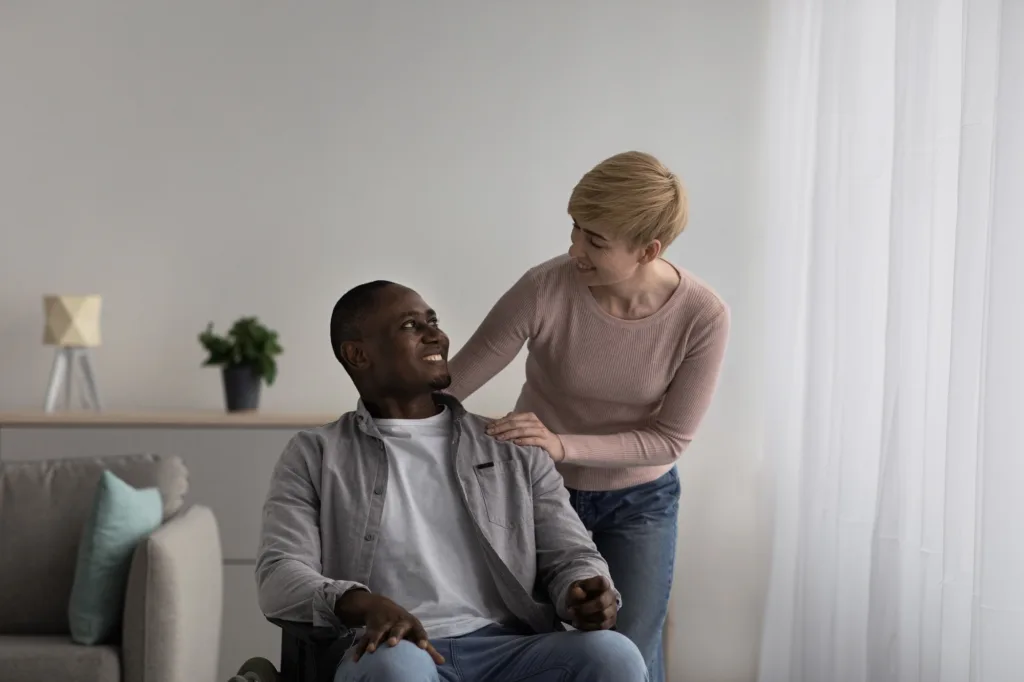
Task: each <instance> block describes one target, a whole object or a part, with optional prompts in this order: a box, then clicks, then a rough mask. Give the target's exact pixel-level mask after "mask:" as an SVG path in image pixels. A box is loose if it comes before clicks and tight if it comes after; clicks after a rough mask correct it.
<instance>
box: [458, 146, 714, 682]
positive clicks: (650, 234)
mask: <svg viewBox="0 0 1024 682" xmlns="http://www.w3.org/2000/svg"><path fill="white" fill-rule="evenodd" d="M569 216H570V217H571V219H572V245H571V247H570V248H569V253H568V255H566V256H560V257H558V258H555V259H553V260H550V261H548V262H546V263H542V264H541V265H538V266H536V267H534V268H533V269H531V270H529V271H528V272H527V273H526V274H525V275H524V276H523V277H522V278H521V279H520V280H519V281H518V282H517V283H516V284H515V285H514V286H513V287H512V288H511V289H510V290H509V291H508V292H507V293H506V294H505V295H504V296H502V297H501V299H500V300H499V301H498V302H497V304H496V305H495V306H494V308H493V309H492V310H491V311H490V313H489V314H488V315H487V317H486V318H485V319H484V321H483V323H482V324H481V325H480V328H479V329H477V331H476V332H475V333H474V334H473V336H472V337H471V338H470V339H469V341H468V342H467V343H466V345H465V346H464V347H463V348H462V349H461V350H460V351H459V352H458V353H457V354H456V355H455V357H454V358H452V360H451V362H450V363H449V367H450V370H451V373H452V378H453V383H452V386H451V387H450V388H449V389H448V391H449V392H450V393H451V394H452V395H454V396H455V397H457V398H459V399H465V398H467V397H468V396H469V395H471V394H472V393H473V392H474V391H476V390H477V389H478V388H480V386H482V385H483V384H484V383H486V382H487V381H488V380H490V379H491V378H492V377H493V376H494V375H495V374H497V373H498V372H499V371H501V370H502V369H503V368H504V367H505V366H506V365H507V364H508V363H509V362H510V361H511V360H512V359H513V358H514V357H515V356H516V355H517V354H518V352H519V350H520V349H521V348H522V346H523V344H524V343H528V348H529V356H528V358H527V361H526V383H525V384H524V385H523V388H522V392H521V393H520V395H519V400H518V402H517V403H516V407H515V412H512V413H509V414H508V415H506V416H505V417H504V418H502V419H499V420H497V421H495V422H494V423H493V424H492V425H491V433H492V435H494V436H495V437H496V438H499V439H502V440H512V441H515V442H516V443H520V444H523V445H535V446H539V447H542V448H544V449H545V450H547V452H548V453H549V454H550V456H551V458H552V459H553V460H554V461H555V462H556V463H557V464H558V469H559V471H560V472H561V473H562V476H563V477H564V479H565V484H566V487H567V488H568V489H569V494H570V497H571V499H572V503H573V506H574V507H575V509H576V511H577V512H578V513H579V515H580V518H581V519H582V520H583V522H584V523H585V524H586V526H587V528H589V529H590V530H591V531H592V532H593V535H594V542H595V543H596V544H597V547H598V549H599V550H600V551H601V553H602V554H603V555H604V557H605V559H606V560H607V561H608V564H609V566H610V568H611V573H612V577H613V579H614V580H615V585H616V587H617V588H618V590H619V592H620V593H621V595H622V601H623V606H622V610H621V611H620V612H619V619H618V629H619V631H620V632H622V633H623V634H625V635H626V636H628V637H629V638H630V639H632V640H633V641H634V642H635V643H636V645H637V646H638V647H639V648H640V651H641V652H642V653H643V655H644V658H645V660H646V662H647V665H648V668H649V670H650V675H651V680H652V681H654V682H660V681H661V680H663V679H664V670H663V661H662V646H661V641H662V628H663V626H664V622H665V615H666V613H667V611H668V599H669V592H670V591H671V587H672V573H673V568H674V563H675V544H676V534H677V512H678V508H679V478H678V473H677V472H676V468H675V462H676V460H677V459H679V457H680V456H681V455H682V454H683V452H684V451H685V450H686V448H687V446H688V445H689V444H690V442H691V441H692V440H693V437H694V435H695V433H696V431H697V427H698V426H699V425H700V421H701V419H702V417H703V416H704V413H705V412H706V411H707V408H708V405H709V404H710V403H711V397H712V394H713V393H714V390H715V386H716V384H717V381H718V375H719V371H720V368H721V364H722V358H723V356H724V353H725V347H726V341H727V338H728V334H729V310H728V308H727V306H726V305H725V303H724V302H723V301H722V300H721V299H720V298H719V297H718V295H717V294H715V292H714V291H712V290H711V288H710V287H709V286H708V285H706V284H704V283H703V282H701V281H700V280H698V279H697V278H696V277H694V276H693V275H691V274H689V273H687V272H686V271H684V270H682V269H680V268H677V267H675V266H673V265H672V264H670V263H669V262H668V261H666V260H664V259H663V258H662V254H663V252H664V250H665V249H666V248H667V247H668V246H669V244H671V243H672V241H673V240H674V239H675V238H676V237H677V236H678V235H679V234H680V233H681V232H682V231H683V228H684V227H685V226H686V218H687V202H686V195H685V192H684V190H683V187H682V184H681V183H680V181H679V179H678V178H677V177H676V176H675V175H674V174H673V173H672V172H671V171H669V170H668V169H667V168H666V167H665V166H663V165H662V164H661V163H660V162H659V161H658V160H657V159H655V158H654V157H652V156H650V155H649V154H643V153H639V152H627V153H624V154H618V155H616V156H613V157H611V158H610V159H607V160H605V161H603V162H601V163H600V164H598V165H597V166H596V167H595V168H593V169H592V170H591V171H590V172H588V173H587V174H586V175H584V176H583V178H582V179H581V180H580V182H579V183H578V184H577V185H576V187H575V189H574V190H573V192H572V196H571V197H570V199H569Z"/></svg>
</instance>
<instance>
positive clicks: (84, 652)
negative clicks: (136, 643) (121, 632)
mask: <svg viewBox="0 0 1024 682" xmlns="http://www.w3.org/2000/svg"><path fill="white" fill-rule="evenodd" d="M0 679H2V680H3V682H41V681H42V680H62V681H63V680H67V681H69V682H120V680H121V660H120V656H119V653H118V650H117V648H116V647H110V646H82V645H80V644H74V643H73V642H72V641H71V640H70V639H69V638H68V637H64V636H61V635H50V636H40V635H35V636H19V635H0Z"/></svg>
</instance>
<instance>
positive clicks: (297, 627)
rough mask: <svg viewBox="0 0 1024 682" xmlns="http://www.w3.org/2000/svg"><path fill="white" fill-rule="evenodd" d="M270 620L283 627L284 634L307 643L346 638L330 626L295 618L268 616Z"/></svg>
mask: <svg viewBox="0 0 1024 682" xmlns="http://www.w3.org/2000/svg"><path fill="white" fill-rule="evenodd" d="M267 620H268V621H270V622H271V623H273V624H274V625H276V626H277V627H279V628H281V630H282V631H284V634H285V635H287V636H289V637H293V638H294V639H297V640H299V641H300V642H303V643H306V644H316V645H324V644H329V643H331V642H333V641H335V640H338V639H345V638H344V637H341V636H339V635H338V633H337V632H336V631H335V630H334V629H333V628H329V627H318V626H316V625H313V624H312V623H300V622H299V621H295V620H281V619H280V618H267Z"/></svg>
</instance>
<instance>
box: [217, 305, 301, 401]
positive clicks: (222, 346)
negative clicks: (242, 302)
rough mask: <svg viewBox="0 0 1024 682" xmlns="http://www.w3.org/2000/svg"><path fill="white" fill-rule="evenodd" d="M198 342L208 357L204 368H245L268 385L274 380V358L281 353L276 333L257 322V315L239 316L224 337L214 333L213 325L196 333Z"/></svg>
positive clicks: (282, 350)
mask: <svg viewBox="0 0 1024 682" xmlns="http://www.w3.org/2000/svg"><path fill="white" fill-rule="evenodd" d="M199 343H200V344H201V345H202V346H203V348H204V349H205V350H206V351H207V353H208V356H207V358H206V360H205V361H204V362H203V366H209V365H220V366H236V365H248V366H249V367H252V368H253V371H255V372H256V374H257V376H260V377H262V378H263V379H264V381H266V382H267V385H268V386H270V385H272V384H273V383H274V380H275V379H276V378H277V361H276V360H275V359H274V358H275V356H277V355H280V354H281V353H282V352H284V349H283V348H282V347H281V344H280V343H279V342H278V337H277V332H276V331H274V330H272V329H269V328H267V327H266V326H264V325H263V324H262V323H260V321H259V318H257V317H256V316H248V317H240V318H238V319H237V320H235V322H234V324H232V325H231V327H230V328H229V329H228V333H227V335H226V336H219V335H217V334H215V333H214V332H213V323H212V322H211V323H209V324H208V325H207V326H206V329H205V330H204V331H202V332H201V333H200V334H199Z"/></svg>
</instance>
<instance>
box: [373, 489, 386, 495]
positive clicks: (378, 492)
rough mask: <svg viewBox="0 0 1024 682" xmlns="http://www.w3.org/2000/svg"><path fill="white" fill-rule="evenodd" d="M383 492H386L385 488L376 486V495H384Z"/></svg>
mask: <svg viewBox="0 0 1024 682" xmlns="http://www.w3.org/2000/svg"><path fill="white" fill-rule="evenodd" d="M383 493H384V488H374V489H373V494H374V495H382V494H383Z"/></svg>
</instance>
